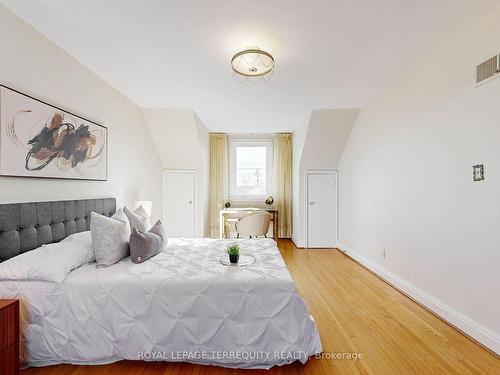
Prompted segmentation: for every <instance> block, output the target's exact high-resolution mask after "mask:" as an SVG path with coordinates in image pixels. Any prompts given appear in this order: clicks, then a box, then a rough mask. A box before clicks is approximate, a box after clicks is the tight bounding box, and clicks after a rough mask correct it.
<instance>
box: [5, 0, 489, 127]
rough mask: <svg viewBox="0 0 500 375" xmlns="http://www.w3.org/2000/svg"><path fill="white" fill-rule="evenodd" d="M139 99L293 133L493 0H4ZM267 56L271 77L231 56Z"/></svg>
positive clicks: (365, 98)
mask: <svg viewBox="0 0 500 375" xmlns="http://www.w3.org/2000/svg"><path fill="white" fill-rule="evenodd" d="M0 2H1V3H3V4H4V5H5V6H7V7H8V8H9V9H11V10H12V11H13V12H15V13H16V14H17V15H18V16H19V17H21V18H22V19H24V20H25V21H26V22H28V23H29V24H31V25H32V26H33V27H34V28H36V29H37V30H38V31H40V32H41V33H42V34H44V35H46V36H47V37H48V38H49V39H51V40H52V41H53V42H55V43H56V44H58V45H59V46H60V47H62V48H63V49H64V50H66V51H67V52H68V53H70V54H71V55H73V56H74V57H75V58H76V59H78V60H79V61H80V62H81V63H83V64H84V65H86V66H87V67H88V68H89V69H91V70H92V71H94V72H95V73H96V74H97V75H99V76H100V77H101V78H103V79H104V80H106V81H107V82H109V83H110V84H111V85H112V86H114V87H115V88H116V89H117V90H119V91H120V92H121V93H123V94H124V95H125V96H127V97H128V98H129V99H130V100H132V101H133V102H134V103H136V104H137V105H138V106H140V107H144V108H153V107H155V108H189V109H192V110H194V111H195V112H196V114H197V115H198V116H199V118H200V119H201V121H202V122H203V123H204V124H205V125H206V126H207V127H208V128H209V129H210V130H212V131H228V132H268V131H269V132H271V131H279V130H293V129H294V128H295V127H296V126H298V125H299V124H300V123H301V121H303V120H304V118H306V117H307V115H308V114H309V113H310V111H311V110H312V109H317V108H357V107H364V106H365V105H367V103H369V102H370V101H371V100H373V99H374V98H375V96H376V95H377V94H378V93H380V91H381V90H383V89H384V88H386V87H387V86H388V85H390V84H391V83H392V82H393V81H394V80H395V79H397V78H398V77H400V76H401V75H403V74H404V73H405V71H407V70H408V69H409V68H411V67H412V65H414V64H416V63H417V62H418V61H419V60H421V59H423V58H424V57H425V56H426V55H428V54H429V53H432V52H433V51H435V50H436V49H437V48H438V47H439V46H440V45H442V44H443V43H446V42H447V41H450V40H452V39H453V38H457V37H459V35H460V34H461V32H462V31H463V30H464V29H465V28H468V27H471V26H472V25H474V24H475V23H477V22H478V21H479V20H480V19H481V18H482V17H484V16H486V14H487V13H488V12H490V11H491V10H492V9H493V8H494V7H495V6H496V5H498V0H418V1H415V0H377V1H373V0H303V1H298V0H274V1H270V0H253V1H249V0H246V1H241V0H198V1H195V0H177V1H166V0H106V1H102V0H84V1H83V0H31V1H30V0H0ZM247 46H258V47H260V48H262V49H265V50H267V51H269V52H270V53H272V54H273V55H274V57H275V60H276V69H275V73H274V75H273V76H272V78H271V79H270V80H269V81H265V82H264V81H263V82H259V83H257V84H253V83H249V82H247V83H244V84H242V83H240V82H239V81H238V80H237V79H236V78H235V77H233V74H232V71H231V66H230V59H231V57H232V55H233V54H234V53H236V52H237V51H239V50H241V49H244V48H245V47H247Z"/></svg>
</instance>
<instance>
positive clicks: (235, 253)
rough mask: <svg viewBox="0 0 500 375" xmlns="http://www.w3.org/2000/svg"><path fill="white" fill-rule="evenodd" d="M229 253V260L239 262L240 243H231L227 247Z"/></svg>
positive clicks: (233, 262)
mask: <svg viewBox="0 0 500 375" xmlns="http://www.w3.org/2000/svg"><path fill="white" fill-rule="evenodd" d="M226 252H227V254H228V255H229V262H230V263H232V264H237V263H238V261H239V259H240V245H238V244H237V243H234V244H232V245H229V246H228V247H227V249H226Z"/></svg>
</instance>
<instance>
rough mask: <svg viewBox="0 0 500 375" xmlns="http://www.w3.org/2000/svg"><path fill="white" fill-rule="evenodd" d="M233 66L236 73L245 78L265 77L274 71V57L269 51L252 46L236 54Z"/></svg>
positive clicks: (232, 61)
mask: <svg viewBox="0 0 500 375" xmlns="http://www.w3.org/2000/svg"><path fill="white" fill-rule="evenodd" d="M231 67H232V68H233V71H234V72H235V73H236V74H238V75H240V76H243V77H245V78H252V77H263V76H265V75H268V74H269V73H272V71H273V69H274V58H273V56H272V55H271V54H270V53H269V52H266V51H263V50H261V49H260V48H257V47H251V48H247V49H245V50H243V51H240V52H238V53H237V54H236V55H234V56H233V58H232V59H231Z"/></svg>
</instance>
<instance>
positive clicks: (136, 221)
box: [123, 206, 151, 232]
mask: <svg viewBox="0 0 500 375" xmlns="http://www.w3.org/2000/svg"><path fill="white" fill-rule="evenodd" d="M123 211H124V212H125V214H126V215H127V218H128V221H129V222H130V230H132V228H134V227H135V228H137V230H138V231H141V232H147V231H148V230H150V229H151V220H150V219H149V216H148V214H147V213H146V210H145V209H144V208H143V207H142V206H139V207H137V208H136V209H135V211H134V212H132V211H130V210H129V209H128V208H127V207H123Z"/></svg>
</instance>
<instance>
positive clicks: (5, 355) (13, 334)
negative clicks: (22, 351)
mask: <svg viewBox="0 0 500 375" xmlns="http://www.w3.org/2000/svg"><path fill="white" fill-rule="evenodd" d="M0 374H2V375H4V374H5V375H18V374H19V300H17V299H0Z"/></svg>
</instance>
